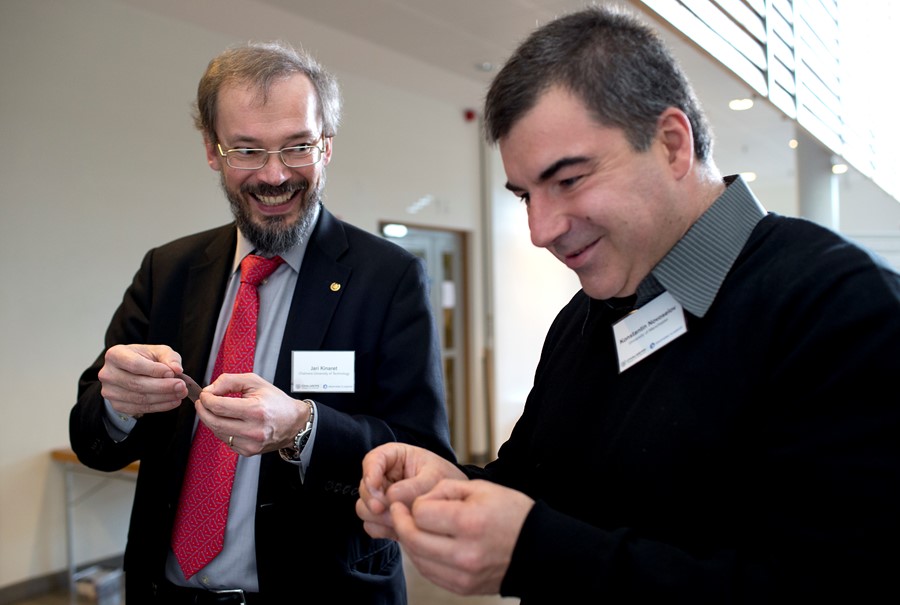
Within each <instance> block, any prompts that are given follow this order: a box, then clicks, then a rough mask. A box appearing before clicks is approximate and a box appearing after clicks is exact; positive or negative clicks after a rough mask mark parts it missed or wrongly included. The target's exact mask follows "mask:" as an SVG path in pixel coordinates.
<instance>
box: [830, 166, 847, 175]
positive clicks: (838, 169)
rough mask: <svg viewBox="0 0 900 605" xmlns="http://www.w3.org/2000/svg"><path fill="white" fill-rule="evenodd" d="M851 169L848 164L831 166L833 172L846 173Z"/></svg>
mask: <svg viewBox="0 0 900 605" xmlns="http://www.w3.org/2000/svg"><path fill="white" fill-rule="evenodd" d="M849 169H850V167H849V166H847V164H834V165H832V166H831V173H832V174H844V173H846V172H847V171H848V170H849Z"/></svg>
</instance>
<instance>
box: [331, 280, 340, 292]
mask: <svg viewBox="0 0 900 605" xmlns="http://www.w3.org/2000/svg"><path fill="white" fill-rule="evenodd" d="M340 289H341V284H339V283H337V282H336V281H333V282H331V291H332V292H337V291H338V290H340Z"/></svg>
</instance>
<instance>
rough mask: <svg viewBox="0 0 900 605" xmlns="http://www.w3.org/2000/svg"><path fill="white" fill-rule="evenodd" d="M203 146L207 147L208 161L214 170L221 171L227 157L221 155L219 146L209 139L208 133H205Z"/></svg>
mask: <svg viewBox="0 0 900 605" xmlns="http://www.w3.org/2000/svg"><path fill="white" fill-rule="evenodd" d="M203 146H204V147H205V148H206V163H207V164H209V167H210V168H212V169H213V170H215V171H221V170H222V162H223V161H224V160H225V158H223V157H222V156H221V155H219V150H218V148H217V147H216V146H215V145H214V144H213V143H212V141H210V140H209V136H208V135H203Z"/></svg>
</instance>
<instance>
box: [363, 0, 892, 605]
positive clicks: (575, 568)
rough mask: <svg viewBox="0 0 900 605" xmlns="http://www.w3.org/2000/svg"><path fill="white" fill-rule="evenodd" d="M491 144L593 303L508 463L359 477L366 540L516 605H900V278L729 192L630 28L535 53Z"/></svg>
mask: <svg viewBox="0 0 900 605" xmlns="http://www.w3.org/2000/svg"><path fill="white" fill-rule="evenodd" d="M485 123H486V132H487V136H488V138H489V139H490V141H491V142H495V143H499V147H500V152H501V155H502V157H503V163H504V167H505V170H506V174H507V178H508V185H507V186H508V188H509V189H510V190H511V191H513V192H514V193H515V194H516V195H518V196H519V197H521V199H522V201H523V202H524V203H525V205H526V207H527V210H528V223H529V227H530V230H531V237H532V241H533V243H534V244H535V245H537V246H540V247H544V248H547V249H548V250H549V251H550V252H551V253H552V254H553V255H554V256H556V257H557V258H559V260H560V261H562V262H563V263H565V265H566V266H567V267H569V268H570V269H572V270H573V271H575V272H576V274H577V275H578V276H579V279H580V281H581V285H582V290H581V291H580V292H578V293H577V294H576V295H575V296H574V297H573V298H572V300H571V301H570V302H569V304H568V305H567V306H566V307H565V308H564V309H563V310H562V311H561V312H560V314H559V315H558V317H557V318H556V320H555V322H554V323H553V325H552V326H551V328H550V330H549V333H548V335H547V339H546V341H545V344H544V348H543V352H542V355H541V360H540V363H539V365H538V368H537V372H536V375H535V382H534V387H533V389H532V391H531V393H530V395H529V397H528V400H527V402H526V404H525V409H524V412H523V414H522V416H521V418H520V419H519V421H518V423H517V424H516V427H515V428H514V430H513V432H512V435H511V436H510V438H509V440H508V441H507V442H506V443H505V444H504V445H503V446H502V448H501V449H500V452H499V456H498V458H497V460H495V461H494V462H492V463H490V464H488V465H487V466H486V467H485V468H483V469H482V468H477V467H472V466H467V467H459V466H456V465H454V464H451V463H449V462H447V461H446V460H441V459H440V458H439V457H437V456H435V455H434V454H431V453H429V452H426V451H424V450H422V449H420V448H415V447H411V446H408V445H403V444H386V445H383V446H380V447H378V448H376V449H375V450H374V451H372V452H370V453H369V454H368V455H367V456H366V458H365V460H364V463H363V464H364V472H363V480H362V482H361V486H360V500H359V501H358V502H357V513H358V514H359V515H360V517H361V518H362V519H363V520H364V521H365V527H366V530H367V531H368V532H369V534H370V535H372V536H377V537H389V538H394V539H398V540H399V541H400V542H401V543H402V544H403V545H404V546H405V548H406V552H408V553H409V555H410V557H411V559H412V561H413V562H414V563H415V564H416V566H417V567H418V569H419V570H420V571H421V572H422V573H423V574H424V575H425V576H426V577H428V578H430V579H431V580H432V581H434V582H435V583H437V584H439V585H441V586H443V587H445V588H448V589H450V590H452V591H454V592H458V593H462V594H476V593H498V592H499V593H500V594H502V595H505V596H516V597H520V598H521V601H522V603H523V604H533V603H562V602H580V601H583V600H586V599H587V600H591V601H596V602H602V603H619V602H628V603H644V602H660V603H675V602H677V603H682V602H684V603H692V604H698V603H730V602H742V603H743V602H758V603H773V602H784V601H793V602H815V601H819V600H823V599H825V598H828V599H831V600H834V599H838V600H840V599H841V598H843V599H845V602H871V598H875V597H876V596H877V595H884V594H885V593H887V594H889V593H890V592H893V595H892V597H888V598H892V599H896V598H897V594H896V592H897V590H896V587H895V585H894V583H893V581H892V578H893V577H894V576H895V574H896V572H897V570H898V569H900V557H898V555H897V549H896V545H897V543H898V541H900V513H898V511H900V405H898V398H897V396H896V393H893V392H891V391H890V390H889V389H890V385H891V382H890V381H892V380H893V379H894V377H896V376H898V375H900V276H898V275H897V273H896V272H894V271H892V270H891V269H890V268H888V267H886V266H885V265H884V264H883V263H882V262H881V261H879V260H877V259H875V258H873V257H872V256H871V255H870V254H868V253H867V252H865V251H864V250H862V249H860V248H859V247H857V246H855V245H853V244H852V243H850V242H848V241H847V240H845V239H843V238H841V237H840V236H838V235H837V234H835V233H833V232H831V231H829V230H826V229H824V228H822V227H820V226H817V225H814V224H812V223H810V222H807V221H804V220H800V219H792V218H786V217H782V216H777V215H774V214H771V213H767V212H766V211H765V210H764V209H763V207H762V206H761V205H760V203H759V202H758V201H757V199H756V198H755V197H754V195H753V193H752V192H751V191H750V190H749V188H748V187H747V185H746V184H745V183H744V181H743V180H742V179H741V178H740V177H724V178H723V176H722V175H721V174H720V173H719V171H718V169H717V168H716V166H715V163H714V161H713V159H712V157H711V136H710V133H709V129H708V126H707V124H706V122H705V118H704V116H703V114H702V111H701V110H700V108H699V104H698V102H697V101H696V99H695V97H694V94H693V92H692V89H691V86H690V84H689V83H688V81H687V79H686V78H685V76H684V74H683V73H682V72H681V70H680V68H679V67H678V66H677V64H676V62H675V61H674V59H673V58H672V57H671V55H670V53H669V51H668V50H666V48H665V47H664V45H663V44H662V42H661V41H660V39H659V38H658V37H657V36H656V35H655V34H654V33H653V32H652V31H651V30H649V29H648V28H647V27H645V26H644V25H642V24H641V23H640V22H639V21H637V20H635V19H634V18H632V17H630V16H628V15H626V14H624V13H619V12H617V11H614V10H609V9H601V8H590V9H586V10H583V11H580V12H577V13H573V14H571V15H568V16H564V17H562V18H560V19H558V20H556V21H554V22H551V23H549V24H548V25H546V26H544V27H542V28H540V29H539V30H537V31H536V32H535V33H534V34H532V36H531V37H530V38H529V39H528V40H526V41H525V42H524V43H523V45H522V46H521V47H520V48H519V49H518V50H517V51H516V52H515V53H514V55H513V57H512V58H511V59H510V60H509V62H508V63H507V64H506V66H505V67H504V68H503V70H501V72H500V73H499V74H498V75H497V77H496V79H495V80H494V82H493V84H492V86H491V88H490V91H489V93H488V96H487V101H486V108H485ZM473 479H487V481H477V480H473ZM570 599H571V600H570Z"/></svg>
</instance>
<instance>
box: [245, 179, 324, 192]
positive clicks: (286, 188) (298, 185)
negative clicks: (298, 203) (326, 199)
mask: <svg viewBox="0 0 900 605" xmlns="http://www.w3.org/2000/svg"><path fill="white" fill-rule="evenodd" d="M307 189H309V181H308V180H306V179H302V180H299V181H288V182H285V183H282V184H281V185H270V184H268V183H255V184H252V185H251V184H246V183H245V184H244V185H241V193H243V194H247V195H264V196H278V195H286V194H287V195H293V194H294V193H296V192H297V191H300V192H304V191H306V190H307Z"/></svg>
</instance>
